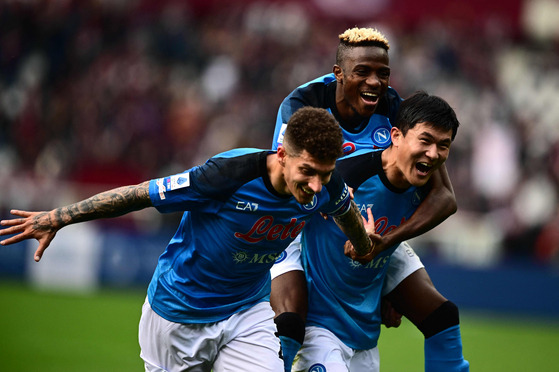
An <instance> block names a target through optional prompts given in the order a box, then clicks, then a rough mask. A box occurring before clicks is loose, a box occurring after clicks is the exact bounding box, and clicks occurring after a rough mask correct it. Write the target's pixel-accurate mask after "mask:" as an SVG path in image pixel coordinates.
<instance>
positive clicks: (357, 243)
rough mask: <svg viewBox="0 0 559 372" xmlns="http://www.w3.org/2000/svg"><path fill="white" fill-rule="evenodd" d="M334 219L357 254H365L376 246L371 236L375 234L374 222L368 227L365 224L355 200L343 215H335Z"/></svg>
mask: <svg viewBox="0 0 559 372" xmlns="http://www.w3.org/2000/svg"><path fill="white" fill-rule="evenodd" d="M334 221H335V222H336V224H337V225H338V227H339V228H340V229H341V230H342V231H343V232H344V234H345V235H346V236H347V237H348V239H349V241H350V242H351V244H352V245H353V249H354V250H355V252H356V253H357V255H359V256H365V255H367V254H369V253H371V252H372V250H373V249H374V248H375V247H374V245H373V243H372V240H371V238H370V235H373V234H374V223H372V224H371V225H367V227H366V226H364V225H363V216H361V213H360V212H359V208H358V207H357V204H355V202H354V201H353V200H352V201H351V207H350V209H349V210H348V211H347V212H346V213H344V214H343V215H341V216H336V217H334ZM340 248H341V247H340Z"/></svg>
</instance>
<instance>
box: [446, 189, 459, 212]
mask: <svg viewBox="0 0 559 372" xmlns="http://www.w3.org/2000/svg"><path fill="white" fill-rule="evenodd" d="M447 199H448V201H447V204H446V205H447V209H448V216H449V217H450V216H452V215H453V214H455V213H456V212H457V211H458V203H457V202H456V197H455V195H454V194H453V193H449V195H448V198H447Z"/></svg>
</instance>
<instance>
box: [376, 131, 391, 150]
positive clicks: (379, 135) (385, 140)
mask: <svg viewBox="0 0 559 372" xmlns="http://www.w3.org/2000/svg"><path fill="white" fill-rule="evenodd" d="M372 137H373V143H374V144H375V145H377V146H380V147H386V146H387V145H388V144H389V143H390V139H391V138H390V129H389V128H387V127H380V128H377V129H375V131H374V132H373V136H372Z"/></svg>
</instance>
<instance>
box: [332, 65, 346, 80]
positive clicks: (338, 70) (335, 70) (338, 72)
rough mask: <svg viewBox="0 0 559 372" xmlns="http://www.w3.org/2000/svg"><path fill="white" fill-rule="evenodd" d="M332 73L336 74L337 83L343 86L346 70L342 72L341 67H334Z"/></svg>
mask: <svg viewBox="0 0 559 372" xmlns="http://www.w3.org/2000/svg"><path fill="white" fill-rule="evenodd" d="M332 72H333V73H334V76H336V81H337V82H338V83H340V84H343V83H344V70H342V68H341V67H340V66H339V65H334V67H332Z"/></svg>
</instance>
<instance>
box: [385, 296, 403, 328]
mask: <svg viewBox="0 0 559 372" xmlns="http://www.w3.org/2000/svg"><path fill="white" fill-rule="evenodd" d="M380 307H381V318H382V324H384V325H385V327H386V328H390V327H394V328H398V327H399V326H400V324H402V314H400V313H399V312H397V311H396V309H394V307H392V302H390V301H389V300H387V299H385V298H383V299H382V300H381V305H380Z"/></svg>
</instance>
